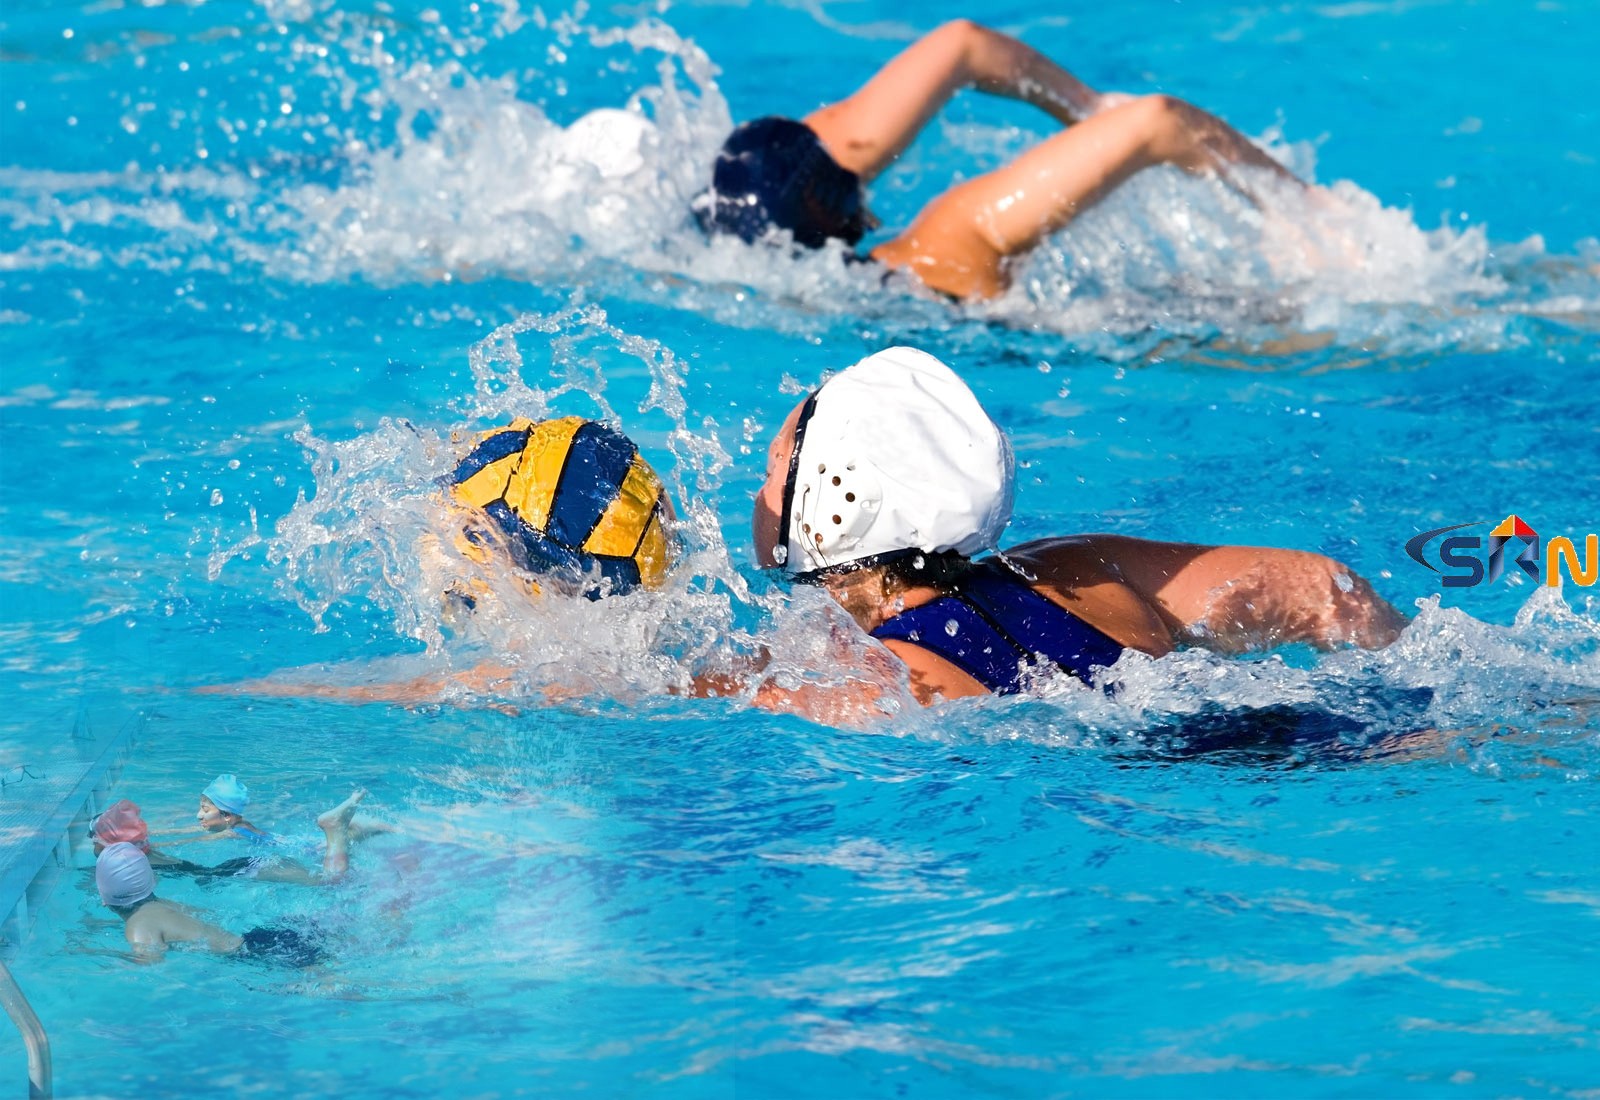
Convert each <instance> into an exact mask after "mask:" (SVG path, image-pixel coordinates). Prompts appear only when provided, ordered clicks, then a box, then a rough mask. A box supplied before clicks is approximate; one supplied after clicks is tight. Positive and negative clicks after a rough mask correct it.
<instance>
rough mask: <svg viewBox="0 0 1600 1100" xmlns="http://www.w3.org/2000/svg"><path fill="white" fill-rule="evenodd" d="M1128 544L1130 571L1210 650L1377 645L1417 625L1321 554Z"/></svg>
mask: <svg viewBox="0 0 1600 1100" xmlns="http://www.w3.org/2000/svg"><path fill="white" fill-rule="evenodd" d="M1124 541H1125V542H1126V543H1127V544H1128V548H1127V549H1126V550H1125V551H1124V552H1123V553H1122V554H1121V555H1119V556H1120V557H1121V559H1122V562H1123V565H1124V571H1125V572H1127V573H1128V574H1129V575H1130V576H1133V577H1135V583H1136V584H1138V585H1142V586H1143V587H1144V588H1145V590H1146V593H1147V595H1148V596H1149V598H1150V599H1151V601H1152V602H1153V603H1155V604H1156V605H1157V606H1158V607H1159V608H1160V609H1161V610H1162V612H1163V614H1164V615H1165V616H1166V617H1167V618H1168V619H1169V620H1170V621H1172V622H1174V623H1175V624H1179V626H1180V628H1181V631H1182V634H1183V635H1184V636H1185V638H1186V640H1189V641H1193V642H1196V643H1197V644H1200V645H1204V646H1205V647H1206V648H1208V649H1215V650H1217V651H1219V652H1223V653H1242V652H1246V651H1249V650H1255V649H1266V648H1270V647H1273V646H1279V645H1291V644H1295V643H1301V644H1305V645H1310V646H1313V647H1315V648H1317V649H1336V648H1339V647H1341V646H1345V645H1356V646H1360V647H1362V648H1364V649H1378V648H1381V647H1383V646H1386V645H1388V644H1389V643H1391V642H1393V641H1394V640H1395V639H1396V638H1398V637H1399V636H1400V632H1401V631H1402V630H1404V629H1405V627H1406V624H1407V623H1408V622H1409V620H1408V619H1407V618H1406V616H1404V615H1402V614H1401V613H1400V612H1399V611H1397V610H1396V609H1395V608H1394V607H1393V606H1391V605H1390V604H1389V602H1388V601H1387V600H1385V599H1384V598H1383V597H1382V596H1380V595H1378V594H1377V593H1376V592H1375V591H1374V590H1373V588H1372V585H1371V584H1369V583H1368V582H1367V580H1366V579H1365V578H1364V577H1361V576H1360V575H1358V574H1357V573H1356V572H1355V571H1354V570H1352V569H1350V568H1349V567H1347V566H1345V565H1343V564H1341V563H1340V562H1337V561H1335V560H1333V559H1332V558H1329V557H1325V556H1323V555H1322V554H1312V553H1306V552H1304V551H1300V550H1279V549H1273V548H1267V547H1257V546H1193V545H1186V544H1181V543H1146V542H1144V541H1143V540H1139V539H1129V540H1124Z"/></svg>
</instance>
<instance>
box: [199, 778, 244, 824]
mask: <svg viewBox="0 0 1600 1100" xmlns="http://www.w3.org/2000/svg"><path fill="white" fill-rule="evenodd" d="M249 805H250V788H249V787H246V786H245V785H244V784H243V783H241V782H239V780H238V778H237V777H236V776H233V775H219V776H217V777H216V778H215V779H213V780H212V781H211V782H210V784H209V785H208V786H207V787H206V789H205V790H204V791H202V792H201V794H200V809H199V811H198V812H196V814H195V818H196V819H197V820H198V821H199V822H200V824H201V825H204V826H205V827H206V828H207V829H210V830H212V831H213V832H216V831H219V830H222V829H230V828H232V827H233V823H234V822H235V821H236V820H238V819H239V818H240V817H242V816H243V815H244V811H245V809H246V808H247V807H248V806H249Z"/></svg>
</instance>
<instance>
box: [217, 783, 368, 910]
mask: <svg viewBox="0 0 1600 1100" xmlns="http://www.w3.org/2000/svg"><path fill="white" fill-rule="evenodd" d="M366 796H367V792H366V791H365V790H364V789H357V790H356V791H355V793H353V794H352V795H351V796H350V797H349V798H347V799H345V800H344V801H343V802H341V803H339V805H337V806H335V807H334V808H333V809H331V810H328V811H327V812H325V813H323V814H321V815H319V816H318V817H317V827H318V828H319V829H321V830H322V832H323V835H324V837H326V839H327V846H326V848H325V849H324V850H323V856H322V870H321V873H320V874H319V873H316V872H313V871H310V870H307V869H306V868H305V867H303V866H301V865H300V864H298V863H294V862H292V861H289V860H283V859H274V858H272V857H271V856H268V855H267V854H265V853H263V854H262V855H260V856H255V857H252V858H250V859H249V860H247V861H245V862H246V863H247V864H248V866H247V867H245V868H244V869H241V870H236V871H234V872H232V873H239V874H246V873H247V874H249V875H251V876H252V877H254V878H259V879H263V880H265V881H269V882H294V883H300V884H302V885H317V884H321V883H323V882H327V881H328V880H329V879H331V878H337V877H338V876H340V875H342V874H344V872H345V871H346V870H347V869H348V868H349V866H350V844H351V842H352V841H354V840H364V839H366V838H367V837H369V836H372V835H374V834H375V833H380V832H386V831H387V830H386V829H384V828H382V827H380V826H377V825H374V824H362V823H357V822H356V821H355V812H356V806H357V805H359V804H360V802H361V800H362V799H363V798H365V797H366ZM249 806H250V788H249V787H247V786H245V785H244V783H242V782H241V781H240V780H239V778H238V776H236V775H233V774H232V773H225V774H223V775H219V776H217V777H216V778H215V779H213V780H212V781H211V782H210V783H209V784H207V785H206V789H205V790H204V791H202V792H201V794H200V806H199V809H198V810H197V811H196V812H195V820H197V821H198V822H199V823H200V825H201V827H202V828H204V829H205V830H206V831H207V832H208V833H211V834H213V836H212V837H211V838H208V839H221V838H223V837H233V838H235V839H239V840H244V841H247V842H248V843H250V844H252V845H259V846H261V847H262V848H286V847H294V846H295V845H294V844H292V843H290V842H286V841H284V840H283V839H282V838H281V837H279V836H277V835H276V834H274V833H271V832H268V831H267V830H266V829H262V828H260V827H258V826H256V825H255V824H253V823H252V822H250V821H249V820H247V819H246V818H245V816H244V812H245V810H246V809H248V808H249ZM235 862H237V861H230V865H231V864H233V863H235Z"/></svg>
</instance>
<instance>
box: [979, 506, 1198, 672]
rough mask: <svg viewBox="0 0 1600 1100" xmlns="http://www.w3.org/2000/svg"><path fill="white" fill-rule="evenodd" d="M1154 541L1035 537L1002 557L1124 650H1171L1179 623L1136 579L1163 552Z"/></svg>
mask: <svg viewBox="0 0 1600 1100" xmlns="http://www.w3.org/2000/svg"><path fill="white" fill-rule="evenodd" d="M1175 545H1176V544H1172V543H1156V542H1150V541H1149V540H1147V539H1135V538H1129V537H1128V536H1126V535H1069V536H1064V537H1059V538H1049V539H1036V540H1034V541H1032V542H1025V543H1022V544H1021V545H1019V546H1014V547H1012V548H1010V549H1008V550H1006V551H1005V552H1004V553H1003V554H1002V555H1001V556H1002V557H1003V558H1004V559H1005V561H1006V562H1007V563H1009V564H1010V565H1011V566H1012V568H1013V569H1015V570H1016V571H1017V572H1019V573H1020V574H1021V575H1022V576H1023V577H1025V578H1026V579H1027V580H1028V581H1029V583H1030V584H1031V585H1032V586H1033V588H1034V590H1035V591H1036V592H1039V593H1040V594H1041V595H1044V596H1046V597H1048V598H1049V599H1050V600H1052V601H1053V602H1055V603H1057V604H1060V605H1061V606H1062V607H1064V608H1066V609H1067V610H1068V611H1070V612H1072V614H1073V615H1075V616H1077V617H1078V618H1079V619H1082V620H1083V621H1084V622H1086V623H1088V624H1089V625H1090V626H1092V627H1094V628H1095V629H1096V630H1098V631H1100V632H1101V633H1103V634H1105V635H1106V636H1107V637H1109V638H1111V639H1112V640H1113V641H1115V642H1117V643H1118V644H1120V645H1122V646H1124V647H1125V648H1128V649H1137V650H1141V651H1142V652H1145V653H1150V654H1153V655H1155V656H1158V657H1159V656H1161V655H1163V654H1165V653H1169V652H1171V651H1172V649H1173V646H1174V644H1175V641H1176V638H1177V631H1178V628H1179V626H1180V625H1181V624H1178V623H1174V622H1171V621H1169V620H1168V617H1167V616H1165V615H1164V614H1163V613H1162V609H1161V607H1160V605H1159V604H1157V603H1156V602H1155V601H1153V600H1151V599H1150V597H1149V594H1148V592H1147V590H1146V588H1145V586H1144V585H1143V584H1142V583H1140V578H1142V577H1143V576H1144V575H1145V574H1146V573H1148V572H1149V571H1150V569H1151V567H1152V564H1154V565H1155V566H1156V567H1157V568H1159V561H1158V560H1157V559H1161V558H1163V557H1164V556H1165V551H1164V550H1163V548H1165V547H1170V546H1175Z"/></svg>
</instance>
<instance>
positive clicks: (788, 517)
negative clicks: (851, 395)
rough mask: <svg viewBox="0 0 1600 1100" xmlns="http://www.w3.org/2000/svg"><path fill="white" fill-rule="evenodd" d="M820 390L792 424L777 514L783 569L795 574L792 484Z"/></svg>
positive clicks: (797, 474)
mask: <svg viewBox="0 0 1600 1100" xmlns="http://www.w3.org/2000/svg"><path fill="white" fill-rule="evenodd" d="M821 392H822V390H821V388H820V387H819V388H818V389H814V390H812V391H811V394H810V396H808V397H807V398H806V400H805V404H803V405H801V406H800V417H799V419H797V420H796V421H795V422H794V450H792V451H790V452H789V476H788V477H786V478H784V481H783V511H781V512H779V513H778V545H779V546H781V547H783V552H784V562H783V567H784V568H785V569H786V570H788V571H789V572H795V570H793V569H791V568H790V566H791V565H792V564H793V563H791V562H790V561H789V560H788V553H789V532H790V531H791V530H793V528H794V519H793V510H794V483H795V480H796V479H797V478H798V477H799V476H800V448H801V447H802V446H803V445H804V444H805V441H806V425H807V424H809V423H811V416H812V414H813V413H815V412H816V411H817V394H819V393H821Z"/></svg>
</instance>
